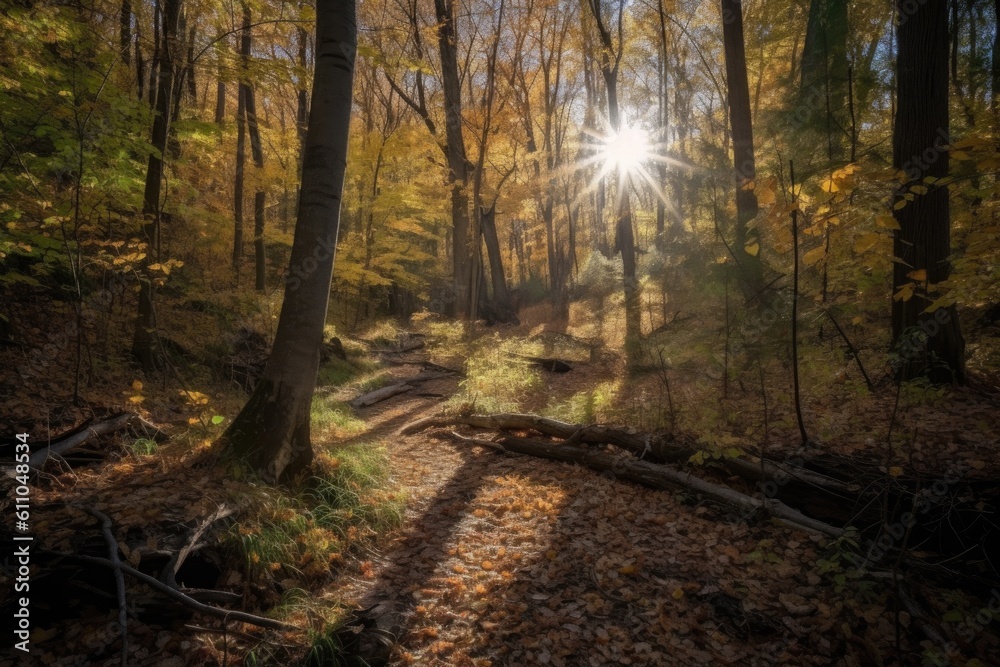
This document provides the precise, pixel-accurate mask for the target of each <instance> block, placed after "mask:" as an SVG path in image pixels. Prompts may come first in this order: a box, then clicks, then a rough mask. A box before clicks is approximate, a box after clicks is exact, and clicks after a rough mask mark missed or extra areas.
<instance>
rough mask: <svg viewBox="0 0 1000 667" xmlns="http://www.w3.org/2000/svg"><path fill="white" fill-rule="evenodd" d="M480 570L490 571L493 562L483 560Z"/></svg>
mask: <svg viewBox="0 0 1000 667" xmlns="http://www.w3.org/2000/svg"><path fill="white" fill-rule="evenodd" d="M482 568H483V569H484V570H492V569H493V561H491V560H484V561H483V564H482Z"/></svg>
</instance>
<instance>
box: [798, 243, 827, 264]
mask: <svg viewBox="0 0 1000 667" xmlns="http://www.w3.org/2000/svg"><path fill="white" fill-rule="evenodd" d="M824 257H826V248H824V247H823V246H820V247H818V248H813V249H812V250H810V251H809V252H807V253H806V254H805V255H803V256H802V262H803V263H804V264H805V265H806V266H812V265H813V264H816V263H817V262H819V261H821V260H822V259H823V258H824Z"/></svg>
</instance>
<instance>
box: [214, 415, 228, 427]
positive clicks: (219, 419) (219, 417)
mask: <svg viewBox="0 0 1000 667" xmlns="http://www.w3.org/2000/svg"><path fill="white" fill-rule="evenodd" d="M225 420H226V418H225V417H223V416H222V415H215V416H214V417H212V424H214V425H215V426H218V425H219V424H221V423H222V422H224V421H225Z"/></svg>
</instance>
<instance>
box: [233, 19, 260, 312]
mask: <svg viewBox="0 0 1000 667" xmlns="http://www.w3.org/2000/svg"><path fill="white" fill-rule="evenodd" d="M250 19H251V17H250V6H249V5H248V4H247V3H246V2H243V31H242V34H241V36H240V37H241V39H240V55H241V56H242V59H243V80H242V81H240V99H241V101H242V103H243V115H244V118H245V120H246V126H247V129H248V130H249V132H250V152H251V154H252V156H253V164H254V167H255V169H256V174H255V175H256V178H254V182H255V183H256V185H257V189H256V191H255V192H254V196H253V248H254V269H255V270H254V288H255V289H256V290H257V291H258V292H263V291H264V288H265V287H266V284H265V283H266V268H267V267H266V258H265V256H264V207H265V204H266V199H267V194H266V193H265V192H264V190H263V181H262V179H263V177H262V172H263V169H264V148H263V145H262V144H261V140H260V126H259V125H258V123H257V101H256V96H255V94H254V89H253V86H252V85H250V81H249V79H248V73H247V65H248V64H249V61H250V52H251V50H252V48H253V46H252V35H251V34H250V24H251V21H250ZM242 138H243V123H242V122H241V123H240V129H239V133H238V138H237V144H240V142H241V141H242ZM236 151H237V157H236V159H237V169H238V170H239V171H241V172H242V171H243V161H244V159H245V158H244V157H243V146H239V145H238V146H237V149H236ZM240 175H241V176H242V173H241V174H240ZM241 180H242V179H241ZM239 187H240V195H241V197H242V194H243V192H242V190H243V183H242V182H240V183H239ZM237 205H238V206H239V207H240V208H241V209H242V200H240V201H239V202H238V204H237ZM239 219H240V224H242V221H243V215H242V211H241V213H240V216H239ZM241 236H242V233H241ZM237 275H238V271H237Z"/></svg>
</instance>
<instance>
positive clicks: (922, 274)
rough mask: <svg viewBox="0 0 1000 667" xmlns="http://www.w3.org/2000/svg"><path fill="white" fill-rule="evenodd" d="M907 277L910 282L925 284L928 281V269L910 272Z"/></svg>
mask: <svg viewBox="0 0 1000 667" xmlns="http://www.w3.org/2000/svg"><path fill="white" fill-rule="evenodd" d="M906 277H907V278H909V279H910V280H916V281H919V282H923V281H925V280H927V269H917V270H916V271H910V272H909V273H907V274H906Z"/></svg>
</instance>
